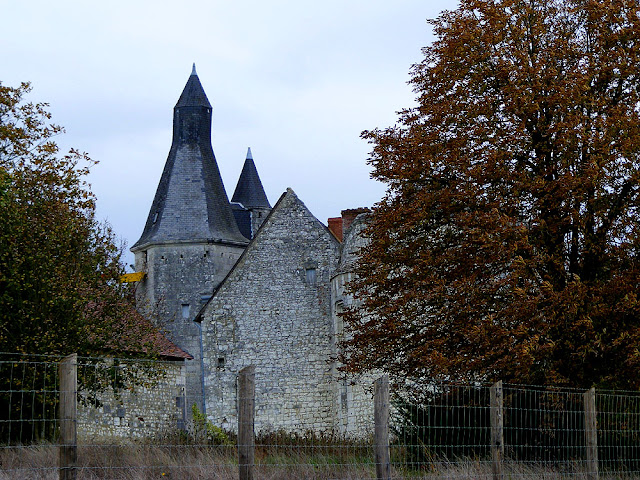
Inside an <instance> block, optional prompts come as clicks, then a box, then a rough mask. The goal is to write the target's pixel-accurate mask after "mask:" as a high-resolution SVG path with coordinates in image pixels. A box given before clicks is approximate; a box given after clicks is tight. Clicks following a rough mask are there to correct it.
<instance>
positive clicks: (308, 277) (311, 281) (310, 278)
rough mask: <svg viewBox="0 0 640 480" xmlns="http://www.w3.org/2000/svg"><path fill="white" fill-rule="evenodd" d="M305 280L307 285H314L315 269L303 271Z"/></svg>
mask: <svg viewBox="0 0 640 480" xmlns="http://www.w3.org/2000/svg"><path fill="white" fill-rule="evenodd" d="M305 278H306V281H307V284H308V285H315V284H316V269H315V268H307V269H306V270H305Z"/></svg>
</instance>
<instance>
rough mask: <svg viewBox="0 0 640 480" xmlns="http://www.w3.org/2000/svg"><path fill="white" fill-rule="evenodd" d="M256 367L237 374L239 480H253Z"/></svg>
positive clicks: (250, 366) (250, 367)
mask: <svg viewBox="0 0 640 480" xmlns="http://www.w3.org/2000/svg"><path fill="white" fill-rule="evenodd" d="M255 394H256V367H255V366H254V365H249V366H248V367H244V368H243V369H242V370H240V372H239V373H238V469H239V474H240V480H253V464H254V460H255V447H256V445H255V436H254V429H253V423H254V418H255Z"/></svg>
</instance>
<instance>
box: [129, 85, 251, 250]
mask: <svg viewBox="0 0 640 480" xmlns="http://www.w3.org/2000/svg"><path fill="white" fill-rule="evenodd" d="M197 91H200V92H201V95H200V94H197V95H196V94H195V93H194V92H196V93H197ZM185 92H187V94H186V96H185ZM188 92H191V93H188ZM197 96H201V97H202V98H204V101H206V102H207V105H208V100H206V95H205V94H204V91H203V90H202V86H201V85H200V81H199V80H198V77H197V75H194V74H192V75H191V76H190V77H189V80H188V81H187V86H186V87H185V91H184V92H183V94H182V97H180V100H179V101H178V105H176V107H175V109H174V129H173V141H172V144H171V150H170V151H169V156H168V157H167V161H166V163H165V166H164V171H163V172H162V177H161V178H160V183H159V184H158V189H157V190H156V194H155V197H154V200H153V204H152V205H151V210H150V211H149V216H148V217H147V223H146V225H145V228H144V231H143V233H142V236H141V237H140V239H139V240H138V241H137V242H136V243H135V244H134V245H133V247H132V248H131V250H132V251H134V252H135V251H138V250H141V249H143V248H145V247H146V246H148V245H152V244H166V243H174V242H220V243H232V244H243V245H246V243H247V239H246V238H245V237H244V236H243V235H242V234H241V233H240V231H239V230H238V225H237V224H236V221H235V218H234V216H233V212H232V211H231V206H230V205H229V199H228V197H227V193H226V191H225V188H224V184H223V183H222V177H221V176H220V170H219V169H218V164H217V162H216V158H215V155H214V154H213V149H212V148H211V108H209V107H206V106H202V105H200V106H195V107H192V106H188V105H186V104H183V103H185V102H187V103H188V102H189V101H191V100H189V99H193V98H195V97H197Z"/></svg>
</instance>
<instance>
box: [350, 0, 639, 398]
mask: <svg viewBox="0 0 640 480" xmlns="http://www.w3.org/2000/svg"><path fill="white" fill-rule="evenodd" d="M432 25H433V27H434V33H435V35H436V37H437V38H436V41H435V42H434V43H433V44H432V45H431V46H429V47H427V48H425V49H424V50H423V52H424V55H425V58H424V60H423V61H422V62H421V63H419V64H417V65H415V66H414V68H413V70H412V77H411V84H412V85H413V87H414V89H415V92H416V94H417V102H418V104H417V106H416V107H415V108H410V109H407V110H405V111H403V112H401V114H400V118H399V124H398V125H397V126H395V127H391V128H387V129H384V130H380V129H376V130H372V131H367V132H364V133H363V137H364V138H366V139H368V140H369V141H370V142H371V143H372V144H373V151H372V154H371V158H370V163H371V165H373V168H374V172H373V176H374V178H376V179H378V180H380V181H382V182H385V183H386V184H387V185H388V191H387V194H386V196H385V198H384V199H383V200H382V201H381V202H380V203H379V204H377V205H376V206H375V208H374V211H373V214H372V217H371V223H370V225H369V227H368V230H367V235H368V237H369V239H370V245H369V247H368V248H367V249H366V250H364V251H363V252H362V257H361V262H360V265H359V267H358V272H357V273H358V278H357V279H356V280H355V281H354V282H353V284H352V289H353V292H354V294H355V295H356V298H357V299H358V300H359V302H360V303H361V308H359V309H355V310H352V311H349V312H347V314H346V321H347V325H348V327H349V329H350V332H351V340H349V341H348V342H346V343H345V344H344V348H345V353H344V358H343V360H344V361H345V363H346V366H347V367H346V368H347V369H349V370H354V371H357V370H364V369H368V368H371V367H376V368H384V369H388V370H390V371H391V372H393V373H395V374H397V375H406V376H413V377H415V376H422V375H428V376H436V377H450V378H461V377H462V378H466V379H483V380H493V379H499V378H501V379H504V380H509V381H518V382H529V383H555V384H571V385H574V386H583V387H588V386H591V385H599V386H609V387H626V388H634V389H635V388H640V350H639V346H640V343H639V342H640V304H639V303H638V286H639V285H640V261H639V258H638V254H639V253H640V250H639V248H640V239H639V237H638V233H639V231H638V225H639V223H638V220H639V218H638V207H639V206H640V186H639V185H640V183H639V180H640V112H639V111H640V107H639V105H640V91H639V85H640V83H639V80H640V4H639V3H638V2H637V1H636V0H526V1H524V0H462V1H461V5H460V7H459V8H458V9H457V10H455V11H450V12H444V13H442V14H441V16H440V17H438V18H437V19H436V20H433V21H432Z"/></svg>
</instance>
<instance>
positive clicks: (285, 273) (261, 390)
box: [202, 191, 338, 431]
mask: <svg viewBox="0 0 640 480" xmlns="http://www.w3.org/2000/svg"><path fill="white" fill-rule="evenodd" d="M337 261H338V242H337V241H336V240H335V239H334V238H333V236H332V235H331V234H330V233H329V232H328V230H327V229H326V227H324V226H323V225H322V224H320V222H318V221H317V220H316V219H315V217H313V215H311V213H310V212H309V211H308V210H307V209H306V207H305V206H304V204H302V202H300V201H299V200H298V199H297V197H296V196H295V194H294V193H293V192H292V191H289V192H288V193H287V194H286V195H285V196H284V197H283V198H282V199H281V201H280V202H279V204H278V205H277V206H276V207H275V208H274V211H273V213H272V215H271V217H269V218H268V220H267V221H266V223H265V225H264V226H263V228H262V229H261V230H260V232H259V233H258V237H257V238H256V239H255V240H254V242H252V243H251V244H250V246H249V248H248V250H247V251H246V252H245V254H244V256H243V257H242V258H241V260H240V262H239V263H238V264H237V265H236V267H235V268H234V270H233V271H232V272H231V274H230V275H229V277H228V278H227V280H226V281H225V283H223V285H222V286H221V288H220V290H219V291H218V292H217V293H216V294H215V295H214V297H213V299H212V300H211V302H210V303H209V305H208V306H207V308H206V310H205V313H204V315H203V319H202V330H203V348H204V364H205V367H204V370H205V371H204V375H205V397H206V401H207V405H206V410H207V416H208V417H209V419H210V420H211V421H212V422H214V423H215V424H217V425H220V426H222V427H224V428H230V429H235V428H236V425H237V408H236V402H237V401H236V377H237V373H238V371H239V370H240V369H242V368H243V367H245V366H247V365H251V364H253V365H255V366H256V431H260V430H277V429H280V428H285V429H287V430H289V431H292V430H296V428H300V429H302V430H306V429H313V430H316V431H331V430H333V428H334V426H335V419H336V411H335V408H336V396H337V394H338V393H337V390H336V388H337V387H336V382H335V372H334V370H333V367H334V365H333V364H332V363H331V362H330V359H331V358H332V357H333V356H334V355H335V342H334V341H333V338H334V332H333V321H332V319H331V298H330V297H331V292H330V281H331V274H332V272H334V271H335V269H336V267H337ZM309 268H315V283H313V282H310V281H309V279H308V277H307V273H306V269H309Z"/></svg>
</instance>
